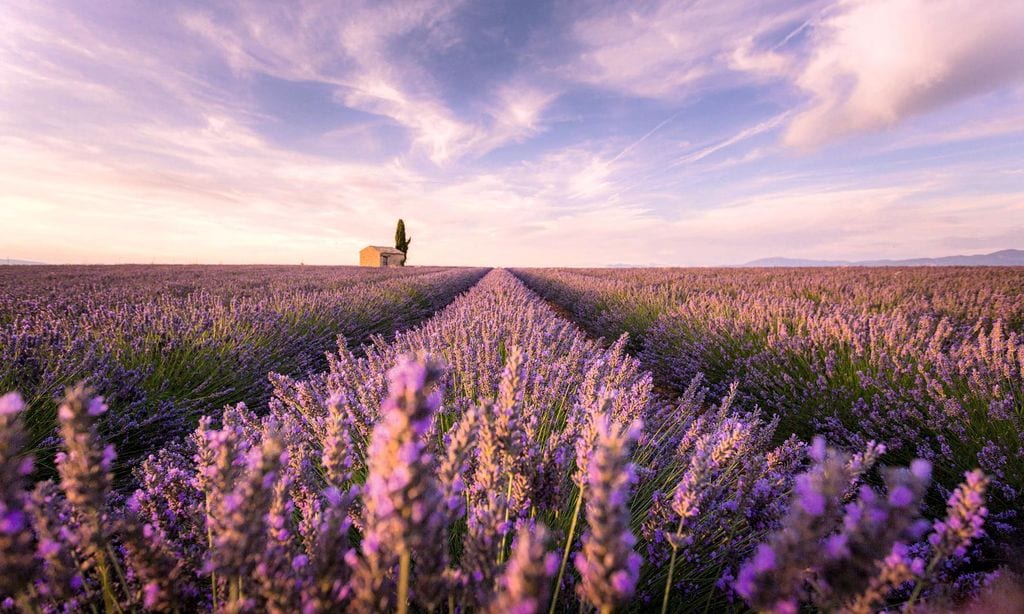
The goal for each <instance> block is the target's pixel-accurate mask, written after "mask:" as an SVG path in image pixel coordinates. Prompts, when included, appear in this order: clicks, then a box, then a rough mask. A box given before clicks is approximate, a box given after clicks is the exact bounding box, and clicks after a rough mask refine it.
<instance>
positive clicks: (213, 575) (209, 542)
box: [206, 493, 218, 612]
mask: <svg viewBox="0 0 1024 614" xmlns="http://www.w3.org/2000/svg"><path fill="white" fill-rule="evenodd" d="M210 518H212V516H211V514H210V495H209V493H207V494H206V547H207V548H208V549H209V551H210V552H213V527H212V526H210ZM210 595H211V597H212V598H213V611H214V612H216V611H217V609H218V607H217V572H216V571H211V572H210Z"/></svg>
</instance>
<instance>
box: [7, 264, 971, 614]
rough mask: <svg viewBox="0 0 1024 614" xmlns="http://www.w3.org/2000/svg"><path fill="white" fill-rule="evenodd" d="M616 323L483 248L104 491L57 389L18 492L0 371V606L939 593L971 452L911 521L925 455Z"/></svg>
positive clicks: (74, 413) (592, 605)
mask: <svg viewBox="0 0 1024 614" xmlns="http://www.w3.org/2000/svg"><path fill="white" fill-rule="evenodd" d="M627 347H628V340H627V339H626V338H621V339H620V340H619V341H618V342H617V343H615V344H613V345H611V346H609V347H603V346H602V345H600V344H599V343H598V342H595V341H593V340H590V339H587V338H586V337H585V336H584V335H583V334H582V332H581V331H580V330H579V329H577V328H575V327H573V326H572V325H571V324H569V323H568V322H567V321H566V320H564V319H562V318H560V317H558V316H557V315H556V314H555V313H554V311H553V310H552V309H551V307H550V306H548V305H547V304H546V303H545V302H544V301H543V300H541V299H540V298H539V297H538V296H537V295H536V294H533V293H532V292H530V291H529V290H527V289H526V288H525V286H523V284H522V283H520V282H518V281H517V280H516V279H515V278H514V277H513V276H512V275H510V274H509V273H507V272H504V271H494V272H492V273H490V274H488V275H487V276H486V277H485V278H484V279H483V280H481V282H480V283H479V284H478V285H477V286H476V287H475V288H474V289H473V290H471V291H470V292H468V293H467V294H465V295H463V296H461V297H459V298H457V299H456V300H454V301H453V302H452V303H451V304H450V305H449V306H448V307H446V308H445V309H443V310H441V311H440V312H438V314H437V315H436V316H435V317H434V318H432V319H430V320H428V321H426V322H425V323H424V324H423V325H421V326H419V327H417V328H415V329H411V330H408V331H405V332H401V333H399V334H398V335H396V337H395V339H394V340H393V341H390V342H389V341H386V340H384V339H383V338H377V339H376V340H375V341H374V342H373V343H372V345H370V346H368V347H366V348H365V350H364V351H363V352H362V355H360V356H356V355H355V354H354V353H353V352H352V351H350V350H349V349H348V348H347V347H345V346H344V345H343V346H342V347H340V348H339V351H338V352H337V353H335V354H332V355H331V356H330V357H329V360H328V370H327V371H325V372H323V373H319V374H314V375H311V376H310V377H308V378H306V379H293V378H292V377H288V376H283V375H275V376H273V377H271V382H272V386H273V391H274V392H273V399H272V401H271V402H270V403H269V404H268V405H267V407H266V408H264V409H262V410H255V409H253V408H250V407H248V406H246V405H242V404H237V405H228V406H227V407H225V408H224V410H223V411H222V412H220V413H218V414H211V415H210V416H208V417H205V418H203V419H202V420H201V421H200V423H199V425H198V428H196V430H195V431H194V433H193V435H192V437H190V438H188V439H185V440H183V441H181V442H177V443H175V444H173V445H169V446H168V447H166V448H164V449H162V450H160V451H158V452H155V453H153V454H152V455H150V456H149V457H148V458H146V459H145V460H144V461H143V462H142V463H141V464H140V466H139V467H138V468H137V469H136V472H135V480H134V481H135V484H136V489H135V491H134V492H132V493H131V494H129V495H128V496H123V495H122V494H121V493H119V492H117V491H116V490H113V489H112V477H111V467H112V462H113V458H114V454H113V450H112V449H108V447H107V444H106V443H105V441H104V439H103V432H104V431H103V430H102V428H101V427H102V424H103V423H102V420H103V416H104V415H105V413H109V411H113V409H110V410H108V412H104V410H103V404H102V402H101V401H97V400H96V399H95V398H94V397H92V396H90V395H89V393H87V391H86V390H85V389H83V388H77V389H73V390H71V391H70V393H69V395H68V396H67V398H66V400H65V402H64V403H63V404H62V410H61V412H60V414H61V421H62V431H61V435H62V437H61V441H62V447H63V448H64V456H62V457H61V463H60V478H61V479H60V483H59V485H58V484H54V483H52V482H42V483H40V484H38V485H36V486H35V488H34V489H33V490H28V489H29V488H31V485H30V484H29V483H28V482H26V481H25V480H24V479H21V481H19V478H18V477H17V476H20V475H23V474H22V473H21V471H24V470H25V465H24V462H25V461H24V460H23V457H24V455H23V454H22V452H21V451H20V450H21V449H23V448H22V447H21V446H22V444H20V443H18V441H17V440H18V437H19V435H18V432H19V431H18V427H17V426H16V425H17V424H18V423H19V422H20V420H21V418H22V416H23V415H24V412H23V411H20V403H18V401H17V397H12V396H4V397H2V399H3V402H2V403H0V408H3V411H2V412H0V420H3V421H4V422H3V425H4V429H3V431H0V475H3V476H15V478H14V479H12V480H10V481H9V482H7V483H5V484H3V486H2V487H0V501H2V503H3V505H4V506H5V507H4V508H3V511H4V512H5V515H4V516H3V517H2V518H4V519H7V518H9V517H11V515H10V512H11V510H14V511H15V512H18V511H21V512H23V516H22V517H23V518H25V520H23V521H21V523H20V524H18V523H11V524H5V525H3V526H0V529H4V531H0V538H2V539H0V546H3V548H5V550H4V554H5V558H4V559H3V564H4V565H8V564H11V565H12V569H13V568H15V566H16V569H17V570H20V571H17V573H15V574H13V575H11V576H10V578H8V577H6V576H5V577H4V579H3V581H4V582H5V584H3V585H2V586H3V589H2V590H3V591H4V592H3V593H0V603H2V604H3V605H0V607H2V608H8V609H11V608H21V609H24V610H29V611H60V610H70V611H79V610H91V609H96V610H99V609H100V608H104V609H109V610H111V611H117V610H118V609H120V610H131V611H140V610H141V611H174V610H175V609H179V610H188V611H211V612H214V611H217V612H232V611H233V612H244V611H271V612H289V611H299V610H302V611H305V612H320V611H337V610H352V611H390V610H416V611H421V610H422V611H437V610H448V611H514V612H538V611H540V612H542V611H545V610H547V611H548V612H552V611H560V609H566V610H578V609H583V610H584V611H587V610H590V609H599V610H605V611H608V610H610V609H613V608H614V609H620V610H651V609H656V608H657V607H658V605H659V604H661V605H662V609H664V610H666V611H674V612H675V611H696V610H700V611H709V610H716V609H721V608H723V607H727V606H728V602H729V600H730V599H748V600H750V603H751V604H752V605H753V606H755V607H768V608H772V607H776V606H778V607H781V608H786V607H790V606H791V605H794V604H807V605H810V606H816V607H821V608H850V609H857V608H860V609H861V610H863V609H864V608H867V609H869V610H870V609H873V608H878V607H885V606H889V605H893V604H895V605H899V604H900V603H907V604H909V606H910V607H915V604H922V603H924V604H926V605H930V604H932V603H936V601H935V600H936V599H946V598H947V597H948V596H949V595H950V594H951V593H953V592H954V591H953V588H955V587H956V586H958V583H957V582H956V580H955V576H956V574H957V573H958V570H959V569H961V567H959V565H961V564H962V563H963V561H964V559H966V558H968V557H969V556H970V544H971V543H972V542H973V541H974V540H977V539H978V538H979V536H980V534H981V531H982V522H983V521H984V519H985V518H986V514H987V511H986V510H985V503H984V498H983V495H984V493H985V487H986V485H987V482H986V480H987V478H986V477H984V476H983V475H982V474H981V473H972V474H970V475H969V476H968V478H967V482H966V483H965V484H964V485H963V486H962V487H960V488H959V489H957V490H955V491H954V492H953V494H952V495H951V497H952V498H951V499H950V501H949V509H948V510H947V518H946V519H943V520H940V521H936V522H933V523H931V524H929V523H924V522H922V520H923V519H924V518H922V517H921V511H922V510H925V511H926V512H927V506H922V505H921V502H922V499H923V497H924V493H925V484H926V483H927V478H928V473H929V471H928V468H929V465H927V464H923V463H916V464H913V465H911V467H910V469H909V470H904V469H892V470H890V469H883V470H881V471H878V470H875V469H872V466H873V465H874V464H875V463H876V461H878V460H879V459H878V457H879V456H880V455H881V453H882V448H881V447H880V446H879V445H877V444H872V445H870V446H869V445H867V444H865V446H864V448H863V451H862V452H861V453H860V454H859V455H849V454H845V453H842V452H838V451H830V450H827V449H826V448H825V446H824V444H823V443H821V442H815V443H814V444H812V445H811V446H805V445H803V444H802V443H800V441H799V440H798V439H796V438H792V437H786V436H782V437H780V434H779V433H778V430H779V425H780V421H779V419H778V418H777V417H768V416H767V415H762V414H761V413H760V412H759V411H756V410H750V409H744V407H745V401H744V398H743V395H742V394H741V388H738V389H737V390H736V391H735V392H729V393H728V394H726V395H725V396H724V397H723V398H722V400H721V401H720V402H719V403H718V405H717V406H714V407H707V406H706V403H705V399H707V398H709V397H708V392H707V391H706V390H704V389H703V383H702V380H700V379H697V380H695V381H694V382H693V383H692V385H689V386H688V392H687V393H686V394H685V395H684V396H683V397H682V398H680V399H678V400H677V401H671V400H668V399H666V398H664V397H662V396H660V395H658V394H656V393H655V392H654V389H653V382H652V379H651V377H650V375H649V374H648V373H645V372H644V371H642V370H641V369H640V363H639V362H638V361H637V360H636V359H634V358H632V357H631V356H630V355H629V354H628V353H627V352H626V348H627ZM427 356H430V357H431V358H426V357H427ZM411 357H419V358H411ZM395 365H398V366H397V367H396V366H395ZM641 424H642V425H643V426H642V427H641V426H640V425H641ZM779 439H781V443H779V444H776V441H778V440H779ZM11 442H13V443H11ZM808 463H809V465H808ZM879 476H880V477H879ZM879 480H881V481H879ZM883 483H884V488H882V487H880V486H879V484H883ZM790 493H792V498H790V496H789V495H790ZM125 494H127V493H125ZM15 517H17V515H16V514H15ZM8 528H17V530H16V531H7V530H6V529H8ZM795 530H799V531H801V532H803V533H802V534H807V535H811V536H813V540H812V543H809V544H804V543H802V542H799V541H797V540H795V539H794V538H793V535H794V531H795ZM929 530H930V531H931V534H932V536H933V537H932V538H931V539H929V538H928V537H926V535H925V534H926V533H927V532H928V531H929ZM8 551H10V552H15V553H22V557H21V558H16V557H11V558H8V557H6V553H7V552H8ZM9 561H10V563H9ZM851 570H856V573H853V572H852V571H851ZM733 607H740V605H739V602H738V601H736V602H734V605H733Z"/></svg>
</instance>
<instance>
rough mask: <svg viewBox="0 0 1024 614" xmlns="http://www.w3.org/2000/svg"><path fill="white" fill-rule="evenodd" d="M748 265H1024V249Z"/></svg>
mask: <svg viewBox="0 0 1024 614" xmlns="http://www.w3.org/2000/svg"><path fill="white" fill-rule="evenodd" d="M741 266H748V267H823V266H1024V250H1020V249H1004V250H1000V251H998V252H992V253H991V254H976V255H974V256H942V257H940V258H909V259H906V260H857V261H850V260H804V259H800V258H761V259H759V260H752V261H750V262H748V263H746V264H744V265H741Z"/></svg>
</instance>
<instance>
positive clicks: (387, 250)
mask: <svg viewBox="0 0 1024 614" xmlns="http://www.w3.org/2000/svg"><path fill="white" fill-rule="evenodd" d="M368 249H372V250H374V251H377V252H380V253H382V254H401V253H402V250H400V249H395V248H393V247H386V246H383V245H367V246H366V247H364V248H363V249H361V250H359V251H363V252H365V251H366V250H368Z"/></svg>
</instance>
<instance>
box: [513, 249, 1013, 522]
mask: <svg viewBox="0 0 1024 614" xmlns="http://www.w3.org/2000/svg"><path fill="white" fill-rule="evenodd" d="M516 273H517V274H518V275H519V276H520V277H521V278H522V279H524V280H525V281H526V282H527V283H528V284H529V285H530V287H531V288H533V289H535V290H537V291H538V292H540V293H541V294H542V295H544V296H545V297H547V298H548V299H550V300H552V301H553V302H555V303H557V304H559V305H561V306H563V307H565V308H566V309H568V310H570V311H571V312H572V315H573V317H574V318H575V319H576V321H578V322H580V323H581V324H582V325H583V326H585V327H586V328H587V329H588V330H590V331H591V332H593V333H595V334H600V335H607V336H612V337H614V336H617V335H619V334H621V333H623V332H628V333H629V334H630V337H631V344H632V349H633V350H635V352H636V354H637V355H638V356H639V358H640V359H641V361H642V362H643V364H644V366H645V368H648V369H650V370H651V371H652V372H653V373H654V374H655V378H656V380H657V381H658V383H659V384H661V385H664V386H666V387H668V388H669V389H673V390H676V391H682V390H685V388H686V387H687V386H688V385H689V383H690V381H691V380H692V379H693V378H694V377H695V376H697V375H698V374H700V375H703V377H705V379H706V381H707V384H708V386H709V388H710V389H711V390H712V391H713V392H714V393H716V394H721V393H724V392H725V391H726V390H728V388H729V386H730V385H731V384H732V383H733V382H736V383H737V384H738V390H737V394H738V398H739V399H740V400H741V401H742V402H744V403H746V404H750V405H752V406H753V405H756V406H758V407H761V408H763V409H764V410H766V411H767V412H769V414H771V415H773V416H777V417H778V418H779V419H780V420H781V427H780V428H781V430H782V432H784V433H797V434H799V435H801V436H803V437H809V436H810V435H812V434H814V433H823V434H825V435H827V436H828V438H829V439H830V441H834V442H836V443H837V444H839V445H840V446H841V447H843V448H846V449H851V450H854V449H859V448H861V447H863V445H864V444H865V442H866V441H868V440H875V441H881V442H885V444H886V446H887V448H888V454H887V457H886V459H887V460H888V461H890V462H900V463H907V462H909V461H910V460H911V459H912V458H915V457H922V458H926V459H929V460H931V461H933V462H934V463H935V465H936V478H937V483H938V485H939V488H938V489H937V493H938V495H936V496H935V497H934V498H933V502H934V503H935V504H936V507H937V506H938V505H939V502H940V500H939V499H938V496H939V495H941V496H948V495H949V494H950V492H951V490H952V488H953V487H954V486H955V485H956V483H957V482H958V481H959V478H960V477H961V476H962V475H963V472H964V471H968V470H970V469H972V468H974V467H977V466H980V467H982V468H983V469H984V470H985V471H986V472H987V473H988V474H989V475H991V476H992V483H993V509H994V511H995V513H994V515H993V520H994V522H993V524H994V525H995V526H997V527H999V529H1000V531H1001V532H1002V533H1003V534H1004V535H1005V536H1006V537H1007V539H1015V538H1014V536H1013V534H1014V533H1018V534H1019V529H1020V523H1021V518H1020V517H1019V514H1018V512H1017V510H1019V509H1021V508H1022V507H1024V494H1022V493H1024V339H1022V337H1021V333H1019V332H1017V331H1015V330H1012V329H1011V325H1010V324H1011V323H1012V322H1013V321H1015V320H1019V311H1018V307H1017V305H1019V304H1020V303H1021V302H1022V301H1024V298H1022V297H1024V293H1022V292H1021V291H1020V288H1021V287H1024V270H1020V269H984V270H982V269H960V270H952V271H945V270H944V271H934V270H928V269H902V270H892V269H885V270H878V269H876V270H869V271H865V270H854V271H850V270H839V269H832V270H815V271H807V270H794V271H783V272H761V271H758V272H756V274H755V273H754V272H751V271H707V270H691V271H688V270H673V269H668V270H634V271H600V272H597V271H575V270H574V271H569V270H554V269H547V270H538V269H530V270H521V271H517V272H516ZM1011 282H1013V284H1014V285H1012V287H1011ZM719 284H721V285H719ZM809 296H813V297H815V299H814V300H812V299H811V298H808V297H809ZM821 297H828V299H827V300H824V299H822V298H821ZM884 297H889V298H888V299H885V298H884ZM954 297H957V298H958V300H960V301H961V304H960V305H959V306H954V305H953V301H954ZM979 297H980V298H979ZM986 301H992V303H991V304H986ZM954 307H955V309H954ZM951 311H957V312H958V315H957V317H954V316H953V315H944V314H949V313H950V312H951ZM992 316H999V317H1006V318H1007V320H1006V321H1004V320H1001V319H995V320H990V319H989V318H990V317H992Z"/></svg>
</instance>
